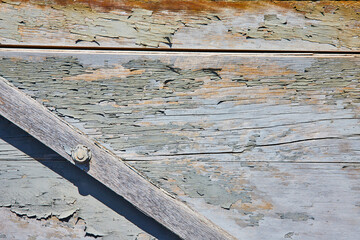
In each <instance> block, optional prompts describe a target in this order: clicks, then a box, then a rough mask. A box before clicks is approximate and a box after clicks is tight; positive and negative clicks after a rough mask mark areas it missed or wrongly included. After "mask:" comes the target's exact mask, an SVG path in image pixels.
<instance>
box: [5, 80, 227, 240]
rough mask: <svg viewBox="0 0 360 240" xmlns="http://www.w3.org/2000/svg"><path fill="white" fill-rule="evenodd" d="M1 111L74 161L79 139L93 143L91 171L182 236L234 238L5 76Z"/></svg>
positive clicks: (80, 165) (84, 168)
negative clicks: (14, 84)
mask: <svg viewBox="0 0 360 240" xmlns="http://www.w3.org/2000/svg"><path fill="white" fill-rule="evenodd" d="M0 80H1V81H0V114H1V115H2V116H3V117H5V118H7V119H8V120H9V121H11V122H12V123H14V124H16V125H17V126H19V127H20V128H21V129H23V130H24V131H26V132H27V133H29V134H30V135H32V136H33V137H35V138H36V139H38V140H39V141H40V142H42V143H43V144H44V145H46V146H47V147H49V148H51V149H52V150H54V151H55V152H56V153H58V154H59V155H61V156H62V157H63V158H65V159H67V160H68V161H69V162H71V163H74V161H73V159H72V158H71V151H72V149H75V147H76V146H77V145H84V146H86V147H87V148H88V149H90V151H91V154H92V159H91V161H90V162H89V163H88V164H86V165H85V164H77V163H74V164H75V165H77V166H78V167H79V168H81V169H83V170H84V171H86V172H87V173H88V174H89V175H90V176H92V177H94V178H95V179H97V180H98V181H100V182H101V183H102V184H104V185H105V186H107V187H109V188H110V189H111V190H113V191H114V192H116V193H117V194H119V195H120V196H121V197H123V198H124V199H126V200H127V201H129V202H130V203H131V204H132V205H134V206H135V207H136V208H138V209H140V210H141V211H142V212H144V213H145V214H147V215H148V216H150V217H151V218H153V219H155V220H156V221H158V222H159V223H161V224H162V225H163V226H165V227H166V228H168V229H170V230H171V231H172V232H174V233H175V234H176V235H177V236H179V237H181V238H182V239H204V238H206V239H214V240H215V239H233V237H232V236H231V235H229V234H227V233H226V232H225V231H223V230H222V229H221V228H218V227H217V226H216V225H214V224H213V223H212V222H210V221H209V220H207V219H206V218H204V217H203V216H202V215H200V214H198V213H196V212H194V211H193V210H191V209H190V208H189V207H187V206H186V205H185V204H183V203H182V202H180V201H176V200H175V199H174V198H173V197H172V196H170V195H168V194H167V193H165V192H164V191H162V190H161V189H159V188H157V187H156V186H154V185H153V184H151V183H150V182H148V181H147V180H146V179H144V178H143V177H142V176H141V175H140V174H139V173H138V172H136V171H135V170H134V169H131V168H130V167H129V166H127V165H126V164H125V163H124V162H123V161H121V160H120V158H117V157H116V156H114V155H113V154H112V153H111V152H109V151H107V150H106V149H105V148H103V147H101V146H100V145H99V143H97V142H93V141H91V140H89V139H88V138H87V137H86V136H85V135H83V134H82V133H81V132H79V130H77V129H74V128H73V127H71V126H70V125H68V124H67V123H66V122H65V121H63V120H61V119H60V118H58V117H57V116H56V115H55V114H53V113H51V112H50V111H49V110H48V109H46V108H45V107H44V106H42V105H41V104H40V103H38V102H36V101H35V100H33V99H32V98H30V97H29V96H27V95H25V94H24V93H23V92H21V91H19V90H18V89H17V88H16V87H14V86H13V85H11V84H10V83H9V82H7V80H5V79H4V78H1V79H0Z"/></svg>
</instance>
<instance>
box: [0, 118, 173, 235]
mask: <svg viewBox="0 0 360 240" xmlns="http://www.w3.org/2000/svg"><path fill="white" fill-rule="evenodd" d="M0 139H2V140H4V141H6V142H7V143H9V144H10V145H12V146H14V147H15V148H17V149H19V150H20V151H22V152H23V153H25V154H27V155H29V156H30V157H32V158H34V159H35V160H37V161H39V162H40V163H41V164H43V165H44V166H46V167H48V168H49V169H51V170H52V171H54V172H55V173H57V174H59V175H60V176H61V177H63V178H65V179H67V180H68V181H70V182H71V183H73V184H74V185H75V186H76V187H77V188H78V190H79V193H80V194H81V195H91V196H93V197H94V198H96V199H97V200H99V201H100V202H102V203H103V204H105V205H106V206H107V207H109V208H111V209H112V210H114V211H115V212H117V213H118V214H120V215H121V216H123V217H125V218H126V219H127V220H129V221H130V222H132V223H133V224H135V225H136V226H138V227H139V228H140V229H142V230H143V231H145V232H147V233H149V234H151V235H152V236H154V237H156V238H157V239H160V240H162V239H164V240H165V239H166V240H171V239H180V238H179V237H178V236H177V235H175V234H174V233H173V232H171V231H170V230H168V229H167V228H165V227H164V226H162V225H161V224H159V223H158V222H157V221H155V220H154V219H152V218H150V217H148V216H147V215H145V214H144V213H142V212H141V211H139V210H138V209H137V208H135V207H134V206H133V205H132V204H131V203H129V202H128V201H126V200H125V199H124V198H123V197H121V196H119V195H117V194H116V193H115V192H113V191H112V190H110V189H109V188H107V187H106V186H105V185H103V184H102V183H100V182H99V181H97V180H96V179H94V178H93V177H91V176H89V175H87V174H86V173H85V172H84V171H82V170H80V169H79V168H77V167H76V166H74V165H73V164H71V163H70V162H68V161H67V160H66V159H64V158H62V157H61V156H60V155H58V154H57V153H56V152H54V151H53V150H51V149H50V148H48V147H46V146H45V145H44V144H42V143H41V142H39V141H38V140H36V139H35V138H33V137H32V136H30V135H29V134H28V133H26V132H25V131H23V130H22V129H20V128H19V127H17V126H16V125H14V124H13V123H11V122H10V121H8V120H7V119H5V118H3V117H2V116H0Z"/></svg>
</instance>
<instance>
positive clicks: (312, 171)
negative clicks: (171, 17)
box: [0, 50, 360, 239]
mask: <svg viewBox="0 0 360 240" xmlns="http://www.w3.org/2000/svg"><path fill="white" fill-rule="evenodd" d="M0 56H1V58H0V63H1V64H0V75H1V76H3V77H5V78H6V79H8V80H9V81H11V82H12V83H13V84H15V85H16V86H17V87H19V88H21V89H22V91H24V92H26V93H28V94H30V95H31V96H32V97H33V98H35V99H36V100H37V101H38V102H40V103H42V104H43V105H44V106H46V107H47V108H48V109H50V110H51V111H52V112H53V113H55V114H56V115H58V116H60V117H61V118H63V119H64V120H66V121H67V122H68V123H70V124H72V125H74V126H76V127H78V128H80V129H81V130H82V131H83V132H85V133H86V134H87V135H88V136H89V137H90V138H92V139H94V140H95V141H98V142H101V143H102V144H103V145H105V146H106V147H107V148H109V149H111V150H112V151H113V152H114V153H116V154H117V155H118V156H120V157H122V158H123V159H124V160H125V161H127V162H128V163H129V164H130V165H131V166H132V167H135V168H136V169H138V170H139V171H141V172H142V174H143V175H145V176H147V177H148V178H149V179H151V181H152V182H153V183H154V184H157V185H159V186H161V187H162V188H165V189H166V190H167V191H169V192H171V193H173V194H174V195H176V196H177V197H178V198H179V199H181V200H183V201H186V203H187V204H188V205H190V206H191V207H192V208H194V209H196V210H197V211H199V212H201V213H202V214H204V215H205V216H206V217H208V218H209V219H210V220H212V221H213V222H214V223H216V224H217V225H219V226H221V227H223V228H224V229H226V231H228V232H230V233H231V234H232V235H234V236H236V237H237V238H239V239H243V238H255V239H256V238H260V237H262V238H265V237H264V236H269V237H268V238H267V239H279V238H285V239H287V238H289V237H292V238H293V239H311V238H313V236H316V237H317V238H320V239H325V238H326V239H347V238H353V236H356V235H357V234H358V231H357V230H356V229H355V228H354V226H355V225H357V224H359V221H358V219H360V218H359V215H358V211H357V210H356V209H358V207H357V206H358V203H357V200H355V199H356V198H357V196H358V195H357V194H358V192H357V189H358V188H357V187H356V184H358V178H357V177H356V174H355V172H356V171H357V170H356V169H357V168H358V164H359V149H360V145H359V142H360V140H359V134H360V128H359V126H360V124H359V109H360V108H359V96H360V95H359V94H360V93H359V88H360V87H359V84H360V83H359V76H360V74H359V64H360V62H359V57H358V56H357V55H356V54H342V55H339V54H331V55H329V54H245V53H242V54H239V53H188V52H185V53H159V52H148V53H144V52H112V51H55V50H53V51H46V52H45V51H39V50H27V51H26V52H19V51H16V50H3V51H2V52H1V54H0ZM327 183H328V184H327ZM319 192H322V195H321V197H319V198H316V197H314V193H319ZM290 194H293V195H290ZM339 196H349V198H347V197H344V198H339ZM342 200H343V202H342ZM303 203H306V204H303ZM293 208H294V209H293ZM329 209H334V211H330V210H329ZM263 215H264V216H263ZM336 219H342V220H339V221H343V222H342V224H341V225H338V226H337V227H336V224H337V220H336ZM341 228H342V229H346V230H345V232H346V234H343V235H341V230H340V229H341ZM279 229H284V231H283V232H282V231H279ZM285 229H286V230H285ZM292 232H293V233H292ZM310 233H311V234H310Z"/></svg>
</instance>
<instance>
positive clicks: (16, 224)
mask: <svg viewBox="0 0 360 240" xmlns="http://www.w3.org/2000/svg"><path fill="white" fill-rule="evenodd" d="M0 182H1V184H0V236H1V239H94V238H97V239H109V240H110V239H114V240H115V239H124V240H154V239H155V237H153V236H156V239H177V238H176V236H174V234H173V233H171V232H170V231H168V230H167V229H165V228H164V227H162V226H161V225H160V224H157V223H156V222H155V221H154V220H151V219H150V218H149V217H146V216H145V215H144V214H142V213H141V212H139V211H138V210H136V209H135V208H134V207H133V206H131V204H129V203H127V202H126V201H125V200H124V199H122V198H121V197H119V196H117V195H116V193H114V192H113V191H111V190H109V189H107V188H106V187H104V185H102V184H101V183H99V182H98V181H96V180H94V179H93V178H92V177H90V176H89V175H87V174H86V173H85V172H83V171H82V170H80V169H79V168H77V167H75V166H73V165H72V164H71V163H69V162H68V161H66V160H65V159H63V158H62V157H61V156H59V155H58V154H56V153H55V152H54V151H52V150H51V149H49V148H47V147H45V146H44V145H43V144H41V143H40V142H38V141H37V140H35V139H34V138H33V137H31V136H30V135H28V134H26V133H25V132H24V131H23V130H21V129H20V128H18V127H16V126H15V125H14V124H12V123H10V122H9V121H8V120H6V119H4V118H3V117H0ZM151 235H153V236H151Z"/></svg>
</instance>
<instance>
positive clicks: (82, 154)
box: [71, 145, 91, 163]
mask: <svg viewBox="0 0 360 240" xmlns="http://www.w3.org/2000/svg"><path fill="white" fill-rule="evenodd" d="M71 157H72V159H73V160H74V161H75V162H78V163H85V162H87V161H89V160H90V159H91V151H90V149H89V148H88V147H86V146H84V145H77V146H76V147H75V148H74V149H73V150H72V151H71Z"/></svg>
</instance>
